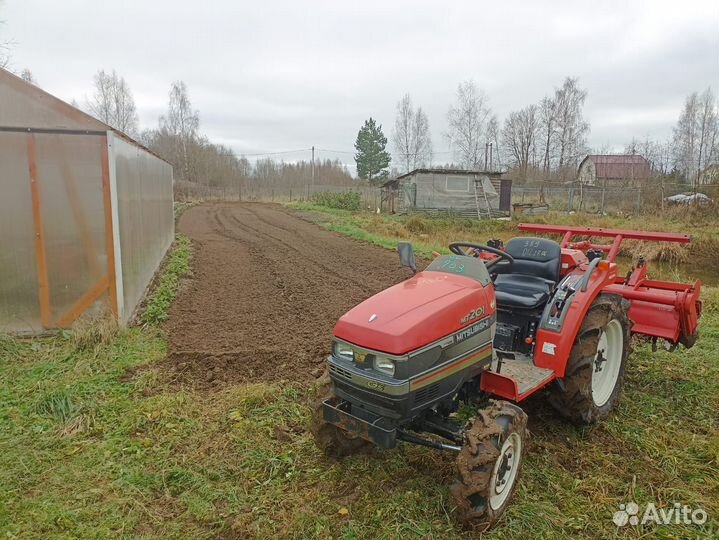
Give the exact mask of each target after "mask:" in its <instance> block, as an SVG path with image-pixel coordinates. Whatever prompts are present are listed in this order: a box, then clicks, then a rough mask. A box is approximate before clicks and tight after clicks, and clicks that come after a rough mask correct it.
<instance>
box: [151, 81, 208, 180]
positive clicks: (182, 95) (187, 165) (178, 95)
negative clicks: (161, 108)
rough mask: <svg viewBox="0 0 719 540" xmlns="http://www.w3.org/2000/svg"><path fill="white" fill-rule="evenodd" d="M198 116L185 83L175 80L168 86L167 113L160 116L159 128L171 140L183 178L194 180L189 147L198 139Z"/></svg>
mask: <svg viewBox="0 0 719 540" xmlns="http://www.w3.org/2000/svg"><path fill="white" fill-rule="evenodd" d="M199 128H200V116H199V114H198V112H197V111H196V110H195V109H193V108H192V103H191V102H190V96H189V94H188V92H187V85H186V84H185V83H184V82H183V81H175V82H174V83H172V87H171V88H170V102H169V106H168V110H167V114H166V115H163V116H161V117H160V130H161V131H163V130H164V131H165V132H166V133H167V134H168V135H169V136H170V137H171V138H172V139H173V140H174V146H175V153H176V154H177V156H178V158H179V159H177V160H176V162H179V163H181V167H182V168H181V170H180V171H179V172H180V174H181V175H182V178H183V179H185V180H190V181H192V180H194V179H195V178H194V176H195V175H194V174H193V172H194V171H193V168H192V163H191V157H190V148H191V147H192V146H193V143H195V142H196V141H197V139H198V131H199Z"/></svg>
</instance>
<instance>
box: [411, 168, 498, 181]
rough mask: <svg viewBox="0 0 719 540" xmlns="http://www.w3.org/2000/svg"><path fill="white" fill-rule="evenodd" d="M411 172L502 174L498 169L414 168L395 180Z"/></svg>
mask: <svg viewBox="0 0 719 540" xmlns="http://www.w3.org/2000/svg"><path fill="white" fill-rule="evenodd" d="M413 174H462V175H469V174H485V175H492V176H498V175H502V174H504V173H503V172H500V171H472V170H469V169H415V170H413V171H410V172H408V173H404V174H400V175H399V176H398V177H397V180H400V179H402V178H406V177H408V176H412V175H413Z"/></svg>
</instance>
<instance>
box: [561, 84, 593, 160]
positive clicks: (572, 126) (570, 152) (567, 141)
mask: <svg viewBox="0 0 719 540" xmlns="http://www.w3.org/2000/svg"><path fill="white" fill-rule="evenodd" d="M577 83H578V79H576V78H572V77H567V78H566V79H565V80H564V84H563V85H562V87H561V88H559V89H558V90H557V91H556V92H555V93H554V107H555V108H554V111H555V114H554V123H555V126H556V130H555V131H556V137H557V151H558V154H559V155H558V163H557V167H558V168H559V170H560V173H561V172H563V170H564V169H565V168H568V169H571V172H572V174H573V173H574V168H575V166H576V165H577V163H578V161H579V158H580V156H581V155H582V154H583V153H585V152H586V149H587V134H588V133H589V123H588V122H586V121H585V120H584V114H583V108H584V102H585V100H586V99H587V91H586V90H583V89H581V88H579V86H578V84H577Z"/></svg>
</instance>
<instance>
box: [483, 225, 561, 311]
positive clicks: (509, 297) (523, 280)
mask: <svg viewBox="0 0 719 540" xmlns="http://www.w3.org/2000/svg"><path fill="white" fill-rule="evenodd" d="M505 251H506V252H507V253H508V254H509V255H511V256H512V257H513V258H514V262H513V263H512V264H510V265H508V266H507V268H503V269H501V270H498V272H497V277H496V278H495V279H494V292H495V294H496V296H497V305H498V306H499V307H500V308H501V307H507V308H518V309H537V308H540V307H542V306H543V305H544V304H545V303H546V302H547V300H549V297H550V295H551V294H552V292H553V291H554V288H555V287H556V286H557V282H558V281H559V271H560V268H561V260H562V249H561V247H560V246H559V244H557V243H556V242H554V241H553V240H547V239H544V238H513V239H512V240H510V241H509V242H507V245H506V247H505Z"/></svg>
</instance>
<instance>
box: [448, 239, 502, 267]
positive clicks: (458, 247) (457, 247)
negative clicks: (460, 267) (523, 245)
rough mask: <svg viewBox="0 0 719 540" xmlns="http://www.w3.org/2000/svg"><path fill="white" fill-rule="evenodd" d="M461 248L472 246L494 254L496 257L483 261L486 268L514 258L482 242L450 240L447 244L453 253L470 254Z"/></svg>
mask: <svg viewBox="0 0 719 540" xmlns="http://www.w3.org/2000/svg"><path fill="white" fill-rule="evenodd" d="M462 248H472V249H475V250H478V251H487V252H488V253H492V254H494V255H496V256H497V258H496V259H493V260H491V261H485V263H484V265H485V266H486V267H487V270H489V269H490V268H492V267H493V266H494V265H495V264H497V263H499V262H500V261H505V262H504V264H505V265H506V264H511V263H513V262H514V258H513V257H512V256H511V255H510V254H509V253H507V252H506V251H502V250H501V249H497V248H493V247H489V246H485V245H482V244H472V243H470V242H452V243H451V244H450V245H449V250H450V251H451V252H452V253H454V254H455V255H463V256H465V257H469V256H470V255H467V253H466V252H465V251H464V250H463V249H462Z"/></svg>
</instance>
